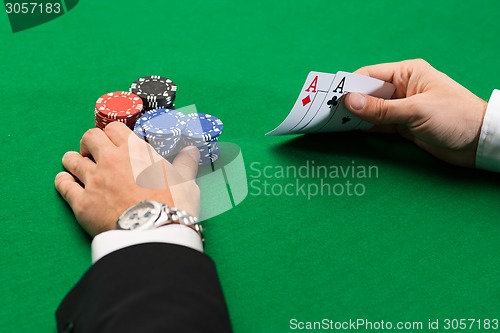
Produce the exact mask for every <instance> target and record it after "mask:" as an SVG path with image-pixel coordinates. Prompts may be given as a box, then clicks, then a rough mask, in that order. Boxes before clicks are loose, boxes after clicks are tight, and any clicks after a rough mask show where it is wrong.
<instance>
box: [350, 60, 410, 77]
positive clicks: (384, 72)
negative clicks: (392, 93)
mask: <svg viewBox="0 0 500 333" xmlns="http://www.w3.org/2000/svg"><path fill="white" fill-rule="evenodd" d="M400 68H401V63H400V62H391V63H385V64H379V65H373V66H365V67H361V68H360V69H358V70H356V71H354V73H355V74H360V75H365V76H370V77H373V78H376V79H379V80H382V81H386V82H393V81H394V76H395V74H396V73H398V72H399V71H400Z"/></svg>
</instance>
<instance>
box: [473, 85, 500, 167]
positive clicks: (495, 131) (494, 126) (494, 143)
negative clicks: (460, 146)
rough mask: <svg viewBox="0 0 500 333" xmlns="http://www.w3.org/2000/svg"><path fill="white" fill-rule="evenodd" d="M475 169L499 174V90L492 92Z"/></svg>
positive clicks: (478, 147)
mask: <svg viewBox="0 0 500 333" xmlns="http://www.w3.org/2000/svg"><path fill="white" fill-rule="evenodd" d="M476 167H477V168H479V169H485V170H490V171H496V172H500V90H497V89H495V90H493V93H492V94H491V97H490V100H489V102H488V107H487V108H486V114H485V115H484V120H483V126H482V127H481V135H480V136H479V143H478V146H477V154H476Z"/></svg>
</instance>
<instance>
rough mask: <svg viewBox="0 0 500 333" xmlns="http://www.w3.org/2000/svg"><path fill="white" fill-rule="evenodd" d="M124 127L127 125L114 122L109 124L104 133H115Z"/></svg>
mask: <svg viewBox="0 0 500 333" xmlns="http://www.w3.org/2000/svg"><path fill="white" fill-rule="evenodd" d="M122 126H125V124H123V123H122V122H119V121H113V122H111V123H109V124H108V125H107V126H106V127H104V132H109V131H110V130H111V131H113V130H115V129H118V128H121V127H122Z"/></svg>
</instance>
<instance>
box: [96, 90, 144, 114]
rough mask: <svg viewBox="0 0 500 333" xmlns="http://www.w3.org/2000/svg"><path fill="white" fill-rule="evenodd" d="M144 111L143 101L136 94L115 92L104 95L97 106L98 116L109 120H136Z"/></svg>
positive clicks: (97, 102)
mask: <svg viewBox="0 0 500 333" xmlns="http://www.w3.org/2000/svg"><path fill="white" fill-rule="evenodd" d="M142 109H143V102H142V99H141V98H140V97H139V96H137V95H136V94H133V93H130V92H125V91H115V92H110V93H107V94H104V95H102V96H101V97H99V98H98V99H97V101H96V104H95V113H96V116H97V115H99V116H101V117H102V118H109V119H127V118H133V119H135V118H136V117H137V116H140V114H141V111H142Z"/></svg>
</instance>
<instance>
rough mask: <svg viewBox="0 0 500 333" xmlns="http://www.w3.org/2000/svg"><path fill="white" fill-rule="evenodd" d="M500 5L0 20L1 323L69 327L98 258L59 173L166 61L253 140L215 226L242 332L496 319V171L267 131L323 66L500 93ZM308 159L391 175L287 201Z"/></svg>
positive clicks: (111, 5) (137, 8)
mask: <svg viewBox="0 0 500 333" xmlns="http://www.w3.org/2000/svg"><path fill="white" fill-rule="evenodd" d="M499 12H500V3H499V2H498V1H494V0H490V1H482V0H478V1H473V2H472V1H430V0H425V1H411V2H409V1H408V2H407V1H396V0H393V1H359V0H357V1H356V0H353V1H343V2H341V1H326V0H325V1H317V0H312V1H263V0H255V1H248V2H243V1H241V2H238V1H177V0H172V1H161V0H155V1H144V2H139V1H105V2H104V1H90V0H88V1H81V2H80V3H79V4H78V5H77V6H76V7H75V8H74V9H73V10H71V11H70V12H68V13H67V14H65V15H63V16H62V17H60V18H58V19H56V20H54V21H51V22H49V23H47V24H44V25H41V26H39V27H36V28H33V29H30V30H27V31H24V32H19V33H16V34H13V33H12V32H11V31H10V28H9V26H8V21H7V16H6V15H5V14H1V15H0V41H1V43H0V73H1V76H0V91H1V92H2V103H1V105H2V107H1V112H2V115H3V116H2V130H1V133H0V154H1V156H2V157H1V161H2V162H1V170H0V171H1V175H2V186H1V198H2V208H1V210H0V223H1V229H2V232H1V236H0V331H1V332H53V331H55V320H54V311H55V309H56V307H57V306H58V304H59V302H60V300H61V299H62V298H63V296H64V295H65V294H66V292H67V291H68V290H69V289H70V288H71V287H72V286H73V285H74V284H75V283H76V282H77V281H78V279H79V278H80V276H81V275H82V274H83V273H84V272H85V271H86V269H87V268H88V267H89V266H90V239H89V238H88V237H87V236H86V235H85V234H84V232H83V231H82V230H81V229H80V228H79V226H78V224H77V223H76V221H75V219H74V216H73V214H72V212H71V210H70V209H69V207H68V206H67V205H66V203H65V202H64V201H63V200H62V199H61V198H60V197H59V195H58V194H57V192H56V191H55V189H54V186H53V179H54V176H55V175H56V173H58V172H59V171H61V170H62V165H61V157H62V155H63V153H64V152H66V151H68V150H78V148H79V140H80V138H81V136H82V135H83V133H84V132H85V131H86V130H87V129H89V128H91V127H93V107H94V103H95V100H96V99H97V97H99V96H100V95H101V94H103V93H106V92H108V91H115V90H122V89H127V88H128V86H129V84H130V83H131V82H132V81H133V80H135V79H136V78H137V77H140V76H144V75H152V74H160V75H165V76H168V77H170V78H172V79H173V80H174V81H175V82H176V83H177V85H178V97H177V100H176V104H177V106H178V107H179V106H184V105H189V104H196V106H197V108H198V110H199V111H201V112H207V113H213V114H215V115H217V116H219V117H220V118H221V119H222V120H223V121H224V125H225V131H224V134H223V135H222V137H221V141H227V142H233V143H235V144H237V145H239V146H240V147H241V150H242V153H243V158H244V161H245V165H246V168H247V176H248V181H249V182H250V184H251V185H252V186H250V187H249V194H248V196H247V198H246V199H245V200H244V201H243V202H242V203H241V204H239V205H238V206H237V207H235V208H234V209H232V210H230V211H228V212H226V213H224V214H222V215H219V216H217V217H215V218H212V219H209V220H207V221H206V222H205V227H206V253H207V254H208V255H210V256H211V257H212V258H213V259H214V260H215V261H216V263H217V266H218V271H219V276H220V279H221V283H222V285H223V289H224V292H225V296H226V299H227V303H228V306H229V311H230V315H231V319H232V323H233V326H234V330H235V331H236V332H288V331H291V330H292V327H291V325H290V320H292V319H294V318H295V319H297V320H298V321H319V320H322V319H324V318H326V319H331V320H334V321H348V320H349V319H352V320H356V319H358V318H366V319H367V320H371V321H374V322H375V321H381V320H384V321H392V322H394V323H395V322H398V321H421V322H423V323H424V328H425V327H427V326H426V325H427V323H428V320H429V319H432V320H435V319H439V320H440V325H442V324H443V321H444V320H445V319H446V318H450V319H453V318H458V319H460V318H474V319H488V318H490V319H491V318H498V317H499V315H500V279H499V277H500V259H499V258H500V246H499V237H500V219H499V216H500V214H499V213H500V208H499V207H500V205H499V198H500V177H499V176H498V175H496V174H492V173H488V172H483V171H477V170H468V169H461V168H457V167H453V166H450V165H447V164H445V163H443V162H441V161H439V160H437V159H435V158H433V157H432V156H430V155H428V154H427V153H425V152H423V151H421V150H420V149H418V148H417V147H416V146H414V145H413V144H411V143H410V142H407V141H405V140H403V139H401V138H399V137H396V136H391V135H375V134H365V133H347V134H337V135H335V134H331V135H320V136H318V135H316V136H282V137H265V136H264V134H265V133H266V132H268V131H270V130H271V129H273V128H274V127H275V126H277V125H278V124H279V123H280V122H281V121H282V120H283V119H284V117H285V116H286V115H287V114H288V112H289V110H290V108H291V107H292V105H293V103H294V101H295V99H296V97H297V95H298V93H299V90H300V88H301V87H302V84H303V82H304V80H305V78H306V76H307V73H308V72H309V71H311V70H316V71H323V72H330V73H335V72H337V71H338V70H344V71H354V70H356V69H357V68H359V67H361V66H364V65H369V64H375V63H381V62H390V61H398V60H403V59H410V58H424V59H426V60H428V61H429V62H430V63H431V64H433V65H434V66H435V67H436V68H438V69H440V70H442V71H444V72H446V73H447V74H448V75H450V76H451V77H452V78H454V79H455V80H457V81H459V82H460V83H462V84H463V85H464V86H466V87H468V88H469V89H470V90H471V91H473V92H474V93H475V94H477V95H478V96H480V97H481V98H483V99H485V100H487V99H488V98H489V96H490V94H491V91H492V90H493V89H494V88H500V66H499V62H498V57H499V54H500V38H499V31H500V21H499V20H498V13H499ZM252 163H254V164H252ZM307 163H310V164H311V163H314V165H315V166H325V167H328V168H338V169H339V170H340V169H342V168H344V170H345V168H347V167H349V166H351V167H352V166H356V167H357V168H359V167H369V166H372V167H375V169H372V170H376V171H377V173H376V174H375V173H373V174H372V177H371V178H369V177H366V178H363V177H361V176H362V175H358V174H355V175H354V177H353V175H352V174H350V175H346V177H343V176H339V178H335V177H327V178H325V179H323V178H314V177H309V178H300V177H299V178H298V180H299V181H300V182H301V183H304V184H306V186H307V184H320V182H321V181H322V180H323V181H324V182H325V183H327V184H329V185H331V186H334V185H335V184H337V183H338V184H340V185H338V187H337V188H336V190H337V194H339V191H340V189H341V186H346V185H345V184H346V183H347V181H349V182H350V183H351V184H354V185H355V184H361V185H359V186H358V188H357V189H358V194H360V191H361V190H363V191H362V192H363V193H362V195H357V194H354V195H348V193H347V187H344V189H345V192H344V193H343V194H342V195H327V194H325V193H323V194H321V193H319V194H317V195H311V196H310V197H308V196H307V195H304V193H302V192H301V191H297V193H291V194H290V195H285V194H281V195H280V194H279V189H280V187H281V188H283V187H284V186H285V185H287V184H289V183H292V184H296V181H297V180H296V179H295V178H293V176H290V177H287V176H286V175H285V176H284V177H280V175H269V172H276V171H277V170H279V168H281V167H290V166H292V167H296V168H299V167H300V166H304V165H307ZM265 167H268V168H267V169H266V170H267V172H268V173H267V174H266V175H268V176H269V177H267V176H266V175H264V174H261V172H262V171H263V170H264V169H263V168H265ZM358 176H360V177H358ZM264 181H267V182H268V183H269V184H271V185H270V186H274V187H272V189H274V192H268V194H267V195H266V193H264V192H263V187H262V186H264V185H263V182H264ZM311 186H313V185H311ZM289 189H291V188H289ZM351 190H353V188H351ZM289 192H290V191H289ZM441 329H443V327H442V326H441ZM472 331H474V330H472ZM475 331H478V330H475Z"/></svg>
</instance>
